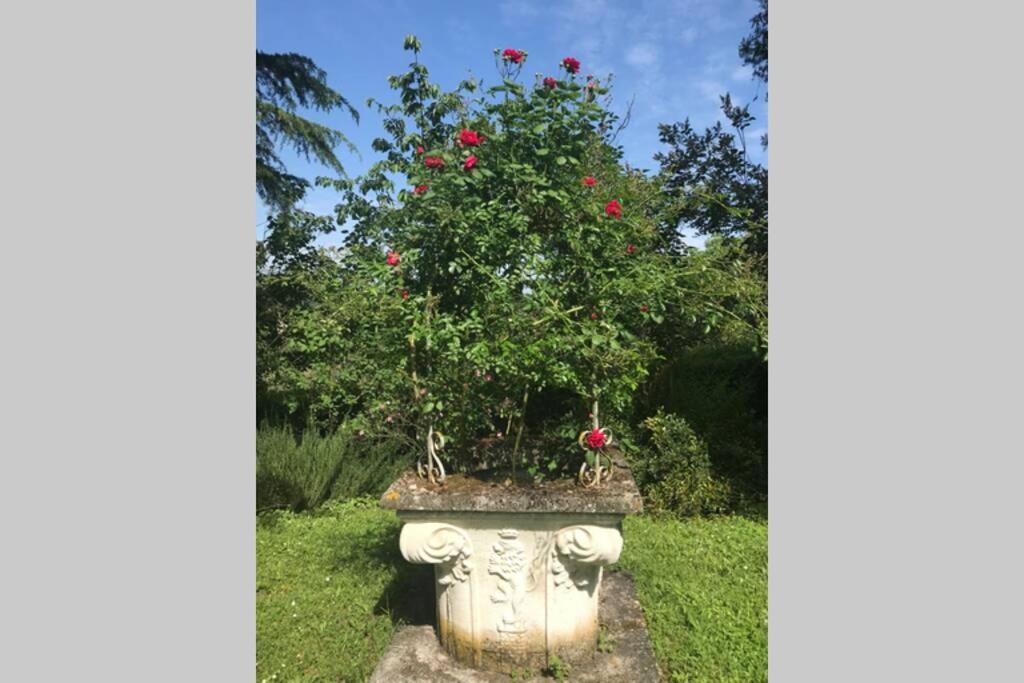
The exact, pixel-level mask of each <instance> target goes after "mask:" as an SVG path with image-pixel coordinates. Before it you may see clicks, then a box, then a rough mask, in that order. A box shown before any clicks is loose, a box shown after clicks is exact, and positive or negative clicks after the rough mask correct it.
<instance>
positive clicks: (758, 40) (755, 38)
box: [739, 0, 768, 83]
mask: <svg viewBox="0 0 1024 683" xmlns="http://www.w3.org/2000/svg"><path fill="white" fill-rule="evenodd" d="M760 5H761V11H760V12H758V13H757V14H755V15H754V18H753V19H751V20H750V35H748V36H747V37H746V38H744V39H743V40H742V42H740V50H739V52H740V58H741V59H742V60H743V63H744V64H746V65H748V66H750V67H751V68H752V69H753V71H754V74H753V75H754V78H757V79H759V80H761V81H764V82H765V83H767V82H768V0H760Z"/></svg>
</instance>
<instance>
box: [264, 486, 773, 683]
mask: <svg viewBox="0 0 1024 683" xmlns="http://www.w3.org/2000/svg"><path fill="white" fill-rule="evenodd" d="M398 531H399V523H398V519H397V518H396V517H395V515H394V513H393V512H390V511H384V510H380V509H379V508H377V504H376V501H371V500H365V499H364V500H356V501H351V502H348V503H329V504H328V505H326V506H325V507H323V508H321V509H320V510H319V511H317V512H315V513H304V514H291V513H282V512H275V513H269V514H266V513H265V514H263V515H260V516H259V517H258V518H257V529H256V554H257V558H256V660H257V661H256V674H257V680H259V681H264V680H266V681H365V680H366V679H367V678H368V677H369V675H370V673H371V672H372V671H373V668H374V666H376V664H377V660H378V658H379V657H380V656H381V655H382V654H383V652H384V649H385V648H386V647H387V644H388V641H389V640H390V638H391V633H392V631H393V629H394V627H395V624H396V623H399V622H402V621H408V622H420V623H422V622H423V620H424V619H427V618H429V614H430V610H431V597H432V593H431V592H429V591H432V590H433V588H432V584H431V576H432V573H431V571H430V570H431V568H430V567H424V566H413V565H410V564H408V563H406V562H405V561H404V560H403V559H402V557H401V555H400V554H399V552H398ZM625 541H626V542H625V547H624V549H623V553H622V559H621V561H620V563H619V565H618V567H621V568H622V569H625V570H628V571H630V572H632V573H633V576H634V577H635V579H636V585H637V590H638V592H639V597H640V602H641V604H642V605H643V608H644V613H645V614H646V617H647V624H648V627H649V629H650V633H651V639H652V641H653V644H654V650H655V653H656V655H657V657H658V661H659V663H660V665H661V667H662V670H663V672H664V673H665V674H666V676H668V677H669V679H670V680H673V681H742V682H743V683H747V682H750V681H763V680H767V676H768V674H767V671H768V652H767V648H768V585H767V584H768V575H767V568H768V527H767V524H766V523H765V522H763V521H752V520H750V519H746V518H743V517H722V518H717V519H691V520H685V521H677V520H671V519H652V518H650V517H637V518H629V519H627V520H626V522H625ZM417 594H418V597H417V598H415V599H411V598H410V599H407V598H405V597H404V596H407V595H408V596H414V595H417ZM410 605H412V606H418V607H415V610H416V611H406V610H408V609H410ZM570 680H571V679H570Z"/></svg>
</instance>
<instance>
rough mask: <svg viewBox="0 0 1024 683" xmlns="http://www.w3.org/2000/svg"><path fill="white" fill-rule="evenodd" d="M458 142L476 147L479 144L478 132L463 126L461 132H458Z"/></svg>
mask: <svg viewBox="0 0 1024 683" xmlns="http://www.w3.org/2000/svg"><path fill="white" fill-rule="evenodd" d="M459 142H461V143H462V144H464V145H468V146H469V147H476V146H477V145H479V144H480V134H479V133H477V132H476V131H473V130H469V129H466V128H464V129H463V130H462V132H461V133H459Z"/></svg>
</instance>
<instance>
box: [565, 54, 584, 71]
mask: <svg viewBox="0 0 1024 683" xmlns="http://www.w3.org/2000/svg"><path fill="white" fill-rule="evenodd" d="M562 66H564V67H565V70H566V71H568V72H569V73H573V74H576V73H579V72H580V60H578V59H576V58H575V57H566V58H565V59H563V60H562Z"/></svg>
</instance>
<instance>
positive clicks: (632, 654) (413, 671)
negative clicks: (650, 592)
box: [370, 572, 661, 683]
mask: <svg viewBox="0 0 1024 683" xmlns="http://www.w3.org/2000/svg"><path fill="white" fill-rule="evenodd" d="M600 621H601V624H602V626H604V628H605V633H606V637H607V639H608V640H609V641H610V642H612V643H614V645H613V647H612V651H611V652H596V653H594V654H593V655H592V656H590V657H589V658H587V659H585V660H581V661H578V662H576V663H575V664H574V665H573V667H572V671H571V672H570V675H569V680H570V681H581V682H583V683H589V682H593V683H596V682H597V681H601V682H603V683H656V682H657V681H660V680H661V673H660V671H659V669H658V664H657V661H656V660H655V659H654V651H653V649H652V648H651V642H650V639H649V638H648V635H647V626H646V623H645V621H644V617H643V612H642V611H641V609H640V603H639V602H637V599H636V589H635V587H634V585H633V580H632V577H630V576H629V574H627V573H624V572H616V573H611V574H608V575H607V576H605V578H604V582H603V586H602V591H601V598H600ZM523 673H527V672H523ZM509 680H510V677H509V676H508V675H507V674H500V673H492V672H486V671H478V670H475V669H471V668H469V667H467V666H464V665H462V664H460V663H459V662H457V661H455V660H454V659H453V658H452V657H451V656H449V655H448V653H446V652H445V651H444V649H443V648H442V647H441V645H440V643H439V642H438V639H437V634H436V633H435V631H434V628H433V627H432V626H425V625H419V626H404V627H401V628H400V629H398V631H397V632H396V633H395V636H394V638H392V640H391V644H390V645H389V646H388V649H387V651H386V652H385V653H384V657H382V658H381V660H380V662H379V663H378V664H377V668H376V670H375V671H374V673H373V676H372V677H371V679H370V681H371V683H393V682H397V681H402V682H405V683H503V682H505V681H509ZM517 680H520V681H530V682H531V683H543V682H544V681H550V680H551V679H550V678H544V677H542V675H541V672H540V671H537V670H534V671H529V672H528V675H527V676H526V677H525V678H524V677H519V678H518V679H517Z"/></svg>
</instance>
